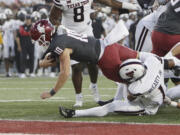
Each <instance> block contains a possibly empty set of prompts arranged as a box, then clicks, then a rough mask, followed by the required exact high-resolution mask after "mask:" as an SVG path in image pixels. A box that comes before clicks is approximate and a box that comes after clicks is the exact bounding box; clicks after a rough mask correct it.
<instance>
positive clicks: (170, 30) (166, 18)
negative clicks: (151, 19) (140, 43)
mask: <svg viewBox="0 0 180 135" xmlns="http://www.w3.org/2000/svg"><path fill="white" fill-rule="evenodd" d="M155 30H157V31H159V32H162V33H167V34H180V0H171V1H170V2H169V3H168V5H167V10H166V11H165V12H164V13H162V14H161V15H160V17H159V19H158V22H157V25H156V26H155Z"/></svg>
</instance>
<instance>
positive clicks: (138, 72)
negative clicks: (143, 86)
mask: <svg viewBox="0 0 180 135" xmlns="http://www.w3.org/2000/svg"><path fill="white" fill-rule="evenodd" d="M145 74H146V66H145V65H144V64H143V63H142V62H141V61H140V60H138V59H128V60H126V61H124V62H123V63H122V64H121V65H120V69H119V75H120V77H121V79H123V80H124V81H125V82H127V83H131V82H134V81H137V80H139V79H141V78H142V77H143V76H144V75H145Z"/></svg>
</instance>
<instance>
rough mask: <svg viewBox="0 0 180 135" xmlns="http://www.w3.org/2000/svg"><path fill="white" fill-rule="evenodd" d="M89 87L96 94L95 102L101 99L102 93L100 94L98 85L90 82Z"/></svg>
mask: <svg viewBox="0 0 180 135" xmlns="http://www.w3.org/2000/svg"><path fill="white" fill-rule="evenodd" d="M89 89H90V90H91V91H92V94H93V96H94V101H95V102H98V101H100V95H99V92H98V88H97V85H94V86H93V85H92V84H90V86H89Z"/></svg>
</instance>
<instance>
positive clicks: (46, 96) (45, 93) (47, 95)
mask: <svg viewBox="0 0 180 135" xmlns="http://www.w3.org/2000/svg"><path fill="white" fill-rule="evenodd" d="M50 97H51V94H50V93H49V92H48V91H46V92H43V93H42V94H41V98H42V99H46V98H50Z"/></svg>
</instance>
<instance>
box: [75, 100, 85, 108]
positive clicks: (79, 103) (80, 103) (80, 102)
mask: <svg viewBox="0 0 180 135" xmlns="http://www.w3.org/2000/svg"><path fill="white" fill-rule="evenodd" d="M82 106H83V101H76V103H75V104H74V105H73V107H82Z"/></svg>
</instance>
